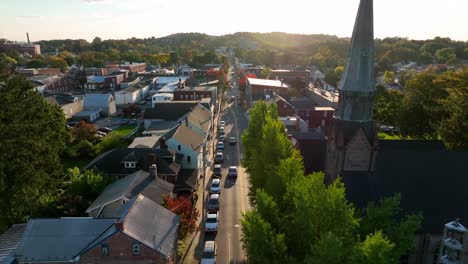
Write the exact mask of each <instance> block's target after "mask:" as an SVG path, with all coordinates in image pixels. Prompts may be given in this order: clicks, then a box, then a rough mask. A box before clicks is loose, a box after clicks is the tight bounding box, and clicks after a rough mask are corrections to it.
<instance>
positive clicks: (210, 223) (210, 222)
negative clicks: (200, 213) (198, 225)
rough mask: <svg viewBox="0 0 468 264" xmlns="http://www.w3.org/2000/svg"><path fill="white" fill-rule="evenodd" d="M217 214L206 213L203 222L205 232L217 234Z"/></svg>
mask: <svg viewBox="0 0 468 264" xmlns="http://www.w3.org/2000/svg"><path fill="white" fill-rule="evenodd" d="M218 222H219V213H218V212H216V213H208V214H207V215H206V221H205V232H218Z"/></svg>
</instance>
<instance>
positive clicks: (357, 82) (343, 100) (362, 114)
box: [336, 0, 375, 122]
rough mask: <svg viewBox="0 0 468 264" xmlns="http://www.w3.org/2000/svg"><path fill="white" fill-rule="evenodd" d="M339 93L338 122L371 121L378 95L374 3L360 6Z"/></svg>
mask: <svg viewBox="0 0 468 264" xmlns="http://www.w3.org/2000/svg"><path fill="white" fill-rule="evenodd" d="M338 92H339V94H340V99H339V102H338V109H337V112H336V118H338V119H341V120H346V121H357V122H367V121H370V120H372V105H373V98H374V92H375V80H374V15H373V0H361V2H360V4H359V10H358V14H357V17H356V22H355V25H354V31H353V36H352V39H351V48H350V49H349V53H348V60H347V63H346V66H345V70H344V72H343V75H342V77H341V82H340V85H339V87H338Z"/></svg>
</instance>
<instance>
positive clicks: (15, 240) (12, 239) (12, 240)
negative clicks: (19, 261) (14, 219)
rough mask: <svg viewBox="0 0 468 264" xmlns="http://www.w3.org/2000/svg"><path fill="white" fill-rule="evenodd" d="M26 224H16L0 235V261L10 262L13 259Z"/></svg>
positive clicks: (3, 263) (6, 263) (7, 263)
mask: <svg viewBox="0 0 468 264" xmlns="http://www.w3.org/2000/svg"><path fill="white" fill-rule="evenodd" d="M25 230H26V224H17V225H13V226H12V227H10V228H9V229H8V230H7V231H5V233H3V234H1V235H0V263H2V264H10V263H13V260H14V252H15V250H16V248H17V247H18V245H19V243H20V241H21V238H22V237H23V234H24V231H25Z"/></svg>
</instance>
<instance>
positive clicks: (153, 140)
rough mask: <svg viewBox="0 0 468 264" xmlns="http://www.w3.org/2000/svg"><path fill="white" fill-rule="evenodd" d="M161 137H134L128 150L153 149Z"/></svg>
mask: <svg viewBox="0 0 468 264" xmlns="http://www.w3.org/2000/svg"><path fill="white" fill-rule="evenodd" d="M160 138H161V137H154V136H152V137H136V138H135V139H133V142H132V144H130V146H128V148H154V147H155V146H156V145H157V143H158V141H159V139H160Z"/></svg>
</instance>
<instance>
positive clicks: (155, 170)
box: [149, 164, 158, 179]
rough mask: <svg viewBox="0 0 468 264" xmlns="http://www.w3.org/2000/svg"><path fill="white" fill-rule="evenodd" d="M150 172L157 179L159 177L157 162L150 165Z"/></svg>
mask: <svg viewBox="0 0 468 264" xmlns="http://www.w3.org/2000/svg"><path fill="white" fill-rule="evenodd" d="M149 173H150V175H151V176H152V177H154V178H155V179H156V178H158V167H157V166H156V164H152V165H150V168H149Z"/></svg>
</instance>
